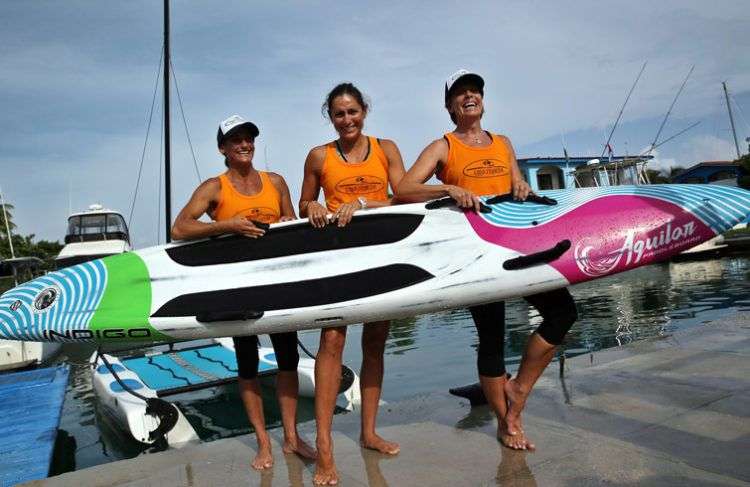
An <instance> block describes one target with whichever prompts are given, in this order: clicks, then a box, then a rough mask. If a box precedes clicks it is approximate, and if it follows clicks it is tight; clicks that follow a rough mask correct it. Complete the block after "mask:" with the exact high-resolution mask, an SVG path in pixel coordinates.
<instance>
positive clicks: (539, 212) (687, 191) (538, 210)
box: [480, 184, 750, 234]
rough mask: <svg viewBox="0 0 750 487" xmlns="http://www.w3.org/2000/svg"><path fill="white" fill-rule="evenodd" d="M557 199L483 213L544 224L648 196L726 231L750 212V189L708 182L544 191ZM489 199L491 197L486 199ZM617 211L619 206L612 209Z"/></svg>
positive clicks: (492, 218)
mask: <svg viewBox="0 0 750 487" xmlns="http://www.w3.org/2000/svg"><path fill="white" fill-rule="evenodd" d="M539 194H542V195H544V196H549V197H550V198H554V199H556V200H557V202H558V204H557V205H555V206H547V205H539V204H534V203H517V202H513V203H500V204H497V205H492V213H480V215H481V216H482V218H484V219H485V220H486V221H487V222H489V223H491V224H493V225H496V226H501V227H510V228H530V227H532V226H534V224H533V223H532V222H536V223H537V225H541V224H544V223H547V222H550V221H552V220H554V219H556V218H558V217H560V216H562V215H564V214H566V213H568V212H570V211H571V210H573V209H575V208H577V207H579V206H581V205H583V204H585V203H587V202H589V201H591V200H593V199H594V198H600V197H604V196H614V195H626V196H646V197H651V198H656V199H659V200H663V201H667V202H669V203H673V204H675V205H678V206H680V207H682V208H683V209H685V210H686V211H689V212H690V213H692V214H693V215H695V216H696V217H697V218H699V219H700V220H701V221H703V223H705V224H706V225H707V226H708V227H709V228H711V230H713V231H714V232H716V233H717V234H718V233H722V232H725V231H726V230H728V229H730V228H732V227H733V226H734V225H736V224H737V223H740V222H742V221H744V220H745V219H746V218H747V217H748V215H749V214H750V191H747V190H744V189H740V188H734V187H730V186H719V185H706V184H691V185H687V184H682V185H680V184H674V185H667V184H654V185H644V186H610V187H599V188H578V189H563V190H553V191H540V192H539ZM484 199H485V200H486V199H487V198H484ZM612 210H613V211H616V208H614V207H613V208H612Z"/></svg>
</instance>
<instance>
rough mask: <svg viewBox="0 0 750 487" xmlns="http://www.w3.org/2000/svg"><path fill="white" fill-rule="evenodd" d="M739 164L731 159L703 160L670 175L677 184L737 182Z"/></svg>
mask: <svg viewBox="0 0 750 487" xmlns="http://www.w3.org/2000/svg"><path fill="white" fill-rule="evenodd" d="M742 172H743V171H742V168H741V167H740V165H739V164H736V163H734V162H732V161H704V162H699V163H698V164H696V165H694V166H691V167H689V168H687V169H685V171H684V172H681V173H680V174H678V175H676V176H674V177H672V179H671V182H673V183H678V184H710V183H719V184H732V183H734V185H736V184H737V179H738V178H739V177H740V175H741V174H742Z"/></svg>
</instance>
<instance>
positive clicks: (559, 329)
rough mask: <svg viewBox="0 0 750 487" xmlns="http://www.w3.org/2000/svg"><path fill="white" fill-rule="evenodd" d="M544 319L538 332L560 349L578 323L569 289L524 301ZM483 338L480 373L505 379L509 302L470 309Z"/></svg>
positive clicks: (478, 353) (535, 295)
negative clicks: (572, 327)
mask: <svg viewBox="0 0 750 487" xmlns="http://www.w3.org/2000/svg"><path fill="white" fill-rule="evenodd" d="M524 299H525V300H526V301H527V302H528V303H529V304H531V305H532V306H534V307H535V308H536V309H537V310H538V311H539V314H540V315H542V324H541V325H539V327H538V328H537V329H536V333H538V334H539V336H541V337H542V338H543V339H544V340H545V341H546V342H548V343H551V344H553V345H560V344H561V343H562V342H563V339H564V338H565V334H566V333H568V330H570V327H571V326H573V323H575V321H576V320H577V319H578V312H577V311H576V304H575V302H574V301H573V296H571V295H570V292H569V291H568V289H567V288H562V289H555V290H554V291H547V292H545V293H539V294H533V295H531V296H526V297H525V298H524ZM469 311H471V316H472V318H474V325H476V327H477V334H478V335H479V347H478V348H477V369H478V370H479V375H483V376H485V377H501V376H503V375H505V302H503V301H498V302H495V303H489V304H483V305H481V306H474V307H472V308H469Z"/></svg>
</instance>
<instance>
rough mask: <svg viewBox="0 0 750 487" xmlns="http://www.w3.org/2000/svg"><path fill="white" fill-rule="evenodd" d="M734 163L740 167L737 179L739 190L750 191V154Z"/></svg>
mask: <svg viewBox="0 0 750 487" xmlns="http://www.w3.org/2000/svg"><path fill="white" fill-rule="evenodd" d="M734 162H736V163H737V164H739V165H740V177H739V178H737V184H739V186H740V188H745V189H750V154H745V155H744V156H742V157H740V158H739V159H737V160H736V161H734Z"/></svg>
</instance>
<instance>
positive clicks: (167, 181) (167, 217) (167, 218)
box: [164, 0, 172, 243]
mask: <svg viewBox="0 0 750 487" xmlns="http://www.w3.org/2000/svg"><path fill="white" fill-rule="evenodd" d="M170 63H171V62H170V59H169V0H164V189H165V191H164V223H165V224H166V232H165V234H164V236H165V239H166V242H167V243H169V242H170V241H171V240H172V238H171V230H172V228H171V227H172V205H171V202H172V191H171V186H172V182H171V177H170V171H169V163H170V152H171V147H170V137H169V135H170V133H169V67H170Z"/></svg>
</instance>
